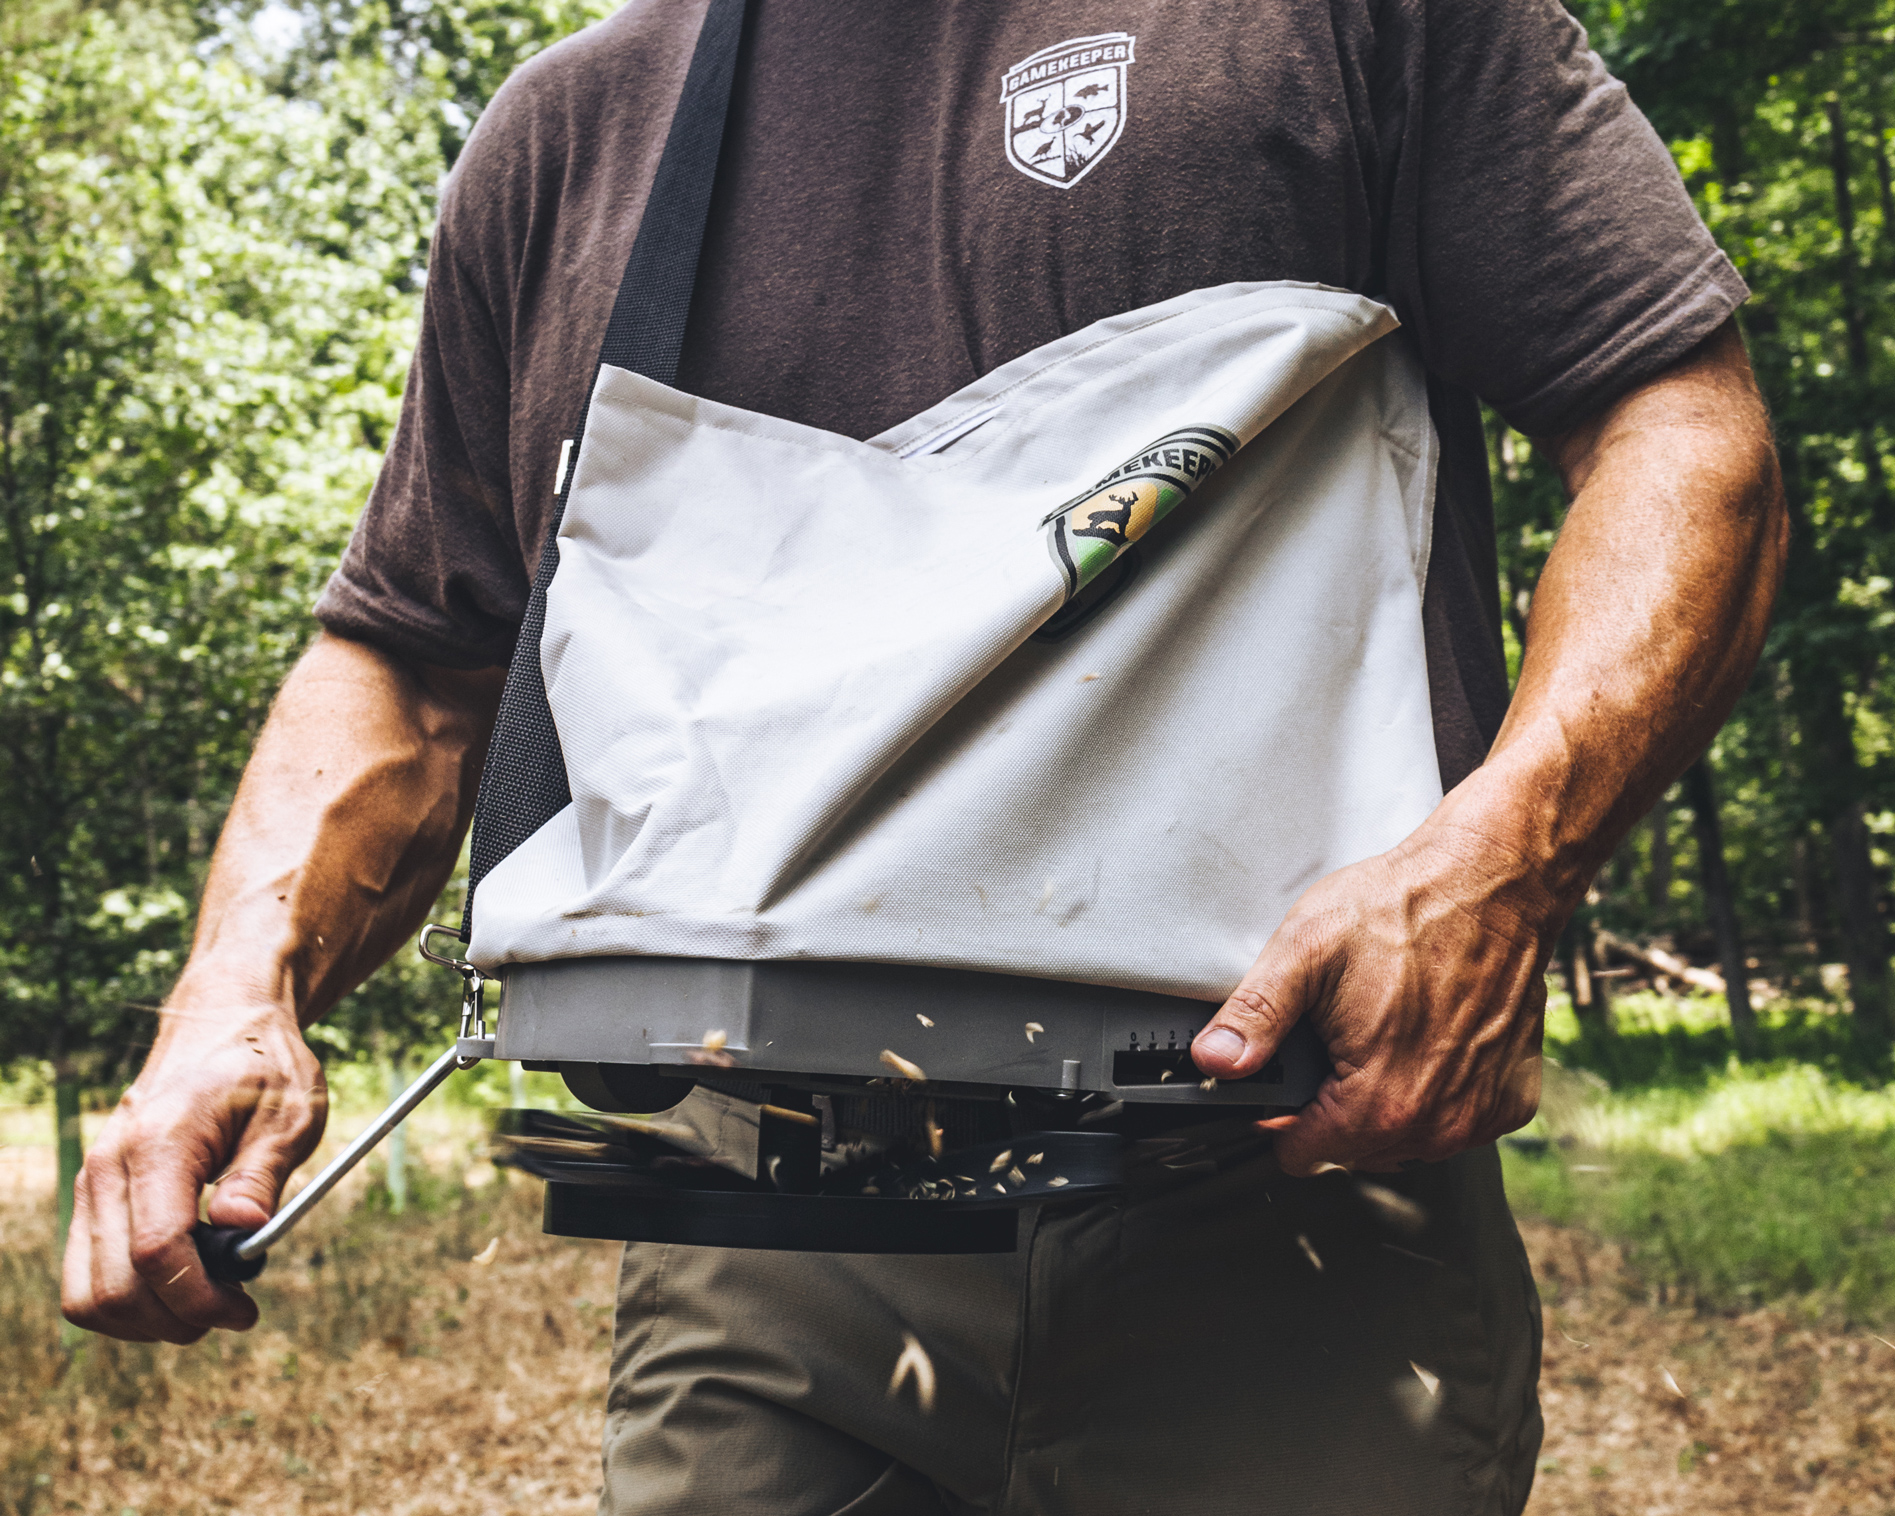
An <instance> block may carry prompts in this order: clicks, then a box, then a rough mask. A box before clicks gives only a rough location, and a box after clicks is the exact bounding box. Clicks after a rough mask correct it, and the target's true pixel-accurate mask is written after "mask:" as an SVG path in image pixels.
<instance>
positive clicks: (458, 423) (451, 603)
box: [316, 144, 529, 668]
mask: <svg viewBox="0 0 1895 1516" xmlns="http://www.w3.org/2000/svg"><path fill="white" fill-rule="evenodd" d="M470 155H474V156H476V158H477V149H476V148H475V146H474V145H473V144H470V145H469V150H468V153H467V154H463V157H462V161H461V164H460V166H459V167H458V168H457V171H456V173H455V175H454V177H453V179H451V180H450V182H449V185H448V188H447V192H446V194H445V195H444V196H443V201H442V209H441V217H440V221H439V223H438V225H437V227H436V230H435V237H434V242H433V246H432V248H431V251H430V256H429V262H428V279H427V288H426V292H425V294H424V296H423V301H422V316H421V335H420V340H419V342H418V343H417V345H416V348H415V356H414V363H413V365H412V367H411V368H410V369H409V373H408V383H407V388H406V390H405V391H404V393H403V396H402V405H401V416H400V420H399V421H398V423H397V425H396V428H395V436H394V440H393V442H392V443H391V445H390V447H389V449H388V453H387V456H386V457H385V458H384V459H383V462H382V469H381V473H380V475H379V477H378V478H377V480H376V482H375V487H374V489H373V490H372V491H370V493H369V498H368V504H367V506H366V507H365V508H364V510H363V512H362V516H361V519H360V520H359V521H357V523H356V527H355V531H354V534H353V535H352V536H351V537H350V539H349V544H348V547H347V548H346V549H345V550H344V552H343V555H342V562H341V564H340V566H339V567H338V568H337V569H336V571H335V573H334V574H333V575H332V576H331V578H330V580H329V583H328V585H327V586H326V587H325V588H324V590H323V592H322V596H321V598H320V599H318V601H317V602H316V619H317V620H318V621H319V622H320V623H321V624H322V625H323V627H325V628H326V629H327V630H329V631H331V632H334V633H336V634H338V635H339V636H344V637H352V638H356V639H358V640H360V641H364V642H369V643H373V644H375V645H376V646H378V647H383V648H386V649H388V650H389V651H391V652H394V653H397V654H400V655H402V656H404V657H409V658H413V659H416V660H417V661H420V662H423V663H435V664H443V665H446V666H448V667H450V668H485V667H490V666H492V665H494V664H499V663H505V662H506V661H507V659H508V658H509V657H510V656H511V654H512V651H513V642H514V638H515V636H516V635H517V633H518V630H519V626H520V620H521V617H522V615H523V614H524V611H525V608H526V599H527V591H528V588H529V585H528V580H527V574H526V569H525V567H524V564H523V555H522V551H521V546H520V543H519V541H518V531H517V527H516V523H515V517H514V512H513V508H512V496H511V483H510V473H509V460H508V417H509V394H510V387H509V380H508V362H507V352H506V349H505V347H504V345H503V343H502V342H501V340H500V337H499V335H498V332H497V330H496V326H495V322H494V319H493V316H492V314H491V308H490V305H489V303H488V301H487V299H486V298H485V295H484V292H483V290H482V289H481V287H480V281H479V279H478V278H476V277H475V276H474V274H473V273H472V272H471V271H470V270H469V269H468V268H467V267H466V265H465V263H464V262H463V260H462V259H461V258H460V257H459V256H457V239H458V236H459V232H460V227H459V222H460V220H461V219H462V216H463V215H464V214H465V213H464V212H463V210H462V207H463V205H464V204H465V200H466V193H465V192H466V188H467V178H468V174H469V172H470V170H471V171H472V172H474V173H475V174H476V175H477V174H478V162H477V161H476V162H474V163H471V164H470V162H469V157H470Z"/></svg>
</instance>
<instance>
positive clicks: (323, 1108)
mask: <svg viewBox="0 0 1895 1516" xmlns="http://www.w3.org/2000/svg"><path fill="white" fill-rule="evenodd" d="M318 1077H320V1076H318ZM327 1118H328V1092H327V1091H326V1090H325V1089H324V1088H323V1086H322V1085H321V1084H320V1083H317V1084H314V1085H310V1086H305V1087H303V1088H301V1089H297V1090H277V1091H272V1092H270V1093H268V1094H267V1095H265V1096H264V1098H263V1099H262V1100H261V1101H260V1102H259V1104H258V1106H257V1108H256V1110H255V1111H253V1112H252V1113H251V1116H250V1120H249V1122H248V1124H247V1125H246V1126H245V1127H244V1131H243V1136H242V1138H241V1139H240V1140H239V1141H238V1144H237V1151H236V1152H235V1153H234V1154H233V1155H232V1156H231V1160H230V1167H229V1169H227V1170H226V1171H225V1173H224V1174H223V1176H222V1177H221V1178H220V1179H218V1181H217V1187H216V1188H215V1189H214V1190H213V1191H212V1192H211V1198H210V1203H209V1205H208V1206H207V1207H206V1215H208V1216H209V1218H210V1220H211V1221H213V1222H215V1223H216V1224H217V1225H218V1226H242V1227H260V1226H262V1225H263V1223H264V1222H266V1221H268V1220H269V1219H270V1218H271V1217H272V1216H274V1215H275V1214H276V1207H277V1202H278V1200H279V1199H280V1198H281V1196H282V1194H283V1187H284V1185H286V1184H287V1183H288V1182H289V1177H290V1175H291V1174H293V1173H295V1171H296V1170H297V1168H298V1167H299V1166H300V1165H301V1164H302V1162H303V1160H304V1159H306V1158H307V1157H309V1155H310V1154H311V1153H313V1152H315V1150H316V1144H317V1143H318V1142H320V1141H321V1140H322V1130H323V1126H324V1125H325V1123H326V1121H327Z"/></svg>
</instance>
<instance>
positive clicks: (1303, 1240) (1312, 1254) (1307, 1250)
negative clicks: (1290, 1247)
mask: <svg viewBox="0 0 1895 1516" xmlns="http://www.w3.org/2000/svg"><path fill="white" fill-rule="evenodd" d="M1296 1245H1297V1246H1298V1247H1299V1248H1301V1249H1302V1250H1303V1256H1304V1257H1305V1258H1307V1259H1308V1260H1309V1266H1310V1267H1311V1268H1312V1269H1314V1270H1315V1271H1316V1272H1317V1273H1318V1274H1320V1273H1322V1271H1323V1260H1322V1255H1321V1254H1319V1253H1318V1252H1317V1251H1316V1250H1315V1249H1314V1248H1313V1247H1311V1246H1310V1245H1309V1239H1308V1238H1307V1237H1305V1236H1304V1235H1303V1234H1302V1233H1301V1232H1298V1233H1297V1234H1296Z"/></svg>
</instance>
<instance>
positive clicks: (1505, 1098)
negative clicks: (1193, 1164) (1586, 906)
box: [1195, 778, 1564, 1174]
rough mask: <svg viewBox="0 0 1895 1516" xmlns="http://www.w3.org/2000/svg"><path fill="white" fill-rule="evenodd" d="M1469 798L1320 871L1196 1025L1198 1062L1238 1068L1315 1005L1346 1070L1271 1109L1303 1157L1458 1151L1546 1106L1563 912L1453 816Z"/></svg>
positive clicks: (1252, 1067)
mask: <svg viewBox="0 0 1895 1516" xmlns="http://www.w3.org/2000/svg"><path fill="white" fill-rule="evenodd" d="M1477 783H1478V778H1477V779H1476V780H1475V781H1470V785H1475V784H1477ZM1455 798H1460V797H1454V798H1450V800H1449V801H1447V802H1445V803H1444V805H1443V807H1442V810H1441V811H1438V812H1437V813H1436V815H1435V816H1434V817H1433V818H1431V819H1430V820H1429V821H1428V822H1426V823H1424V824H1423V825H1422V827H1421V828H1420V829H1419V830H1418V831H1416V832H1415V833H1414V835H1413V836H1411V837H1410V838H1408V840H1407V841H1405V842H1403V843H1402V844H1401V845H1400V846H1399V847H1397V848H1395V849H1393V850H1392V851H1390V852H1387V853H1383V854H1381V855H1380V856H1379V857H1375V858H1370V859H1368V860H1366V861H1365V862H1362V863H1358V864H1354V865H1352V866H1350V867H1349V868H1345V869H1340V870H1338V871H1337V872H1336V873H1334V874H1331V875H1329V876H1328V877H1327V878H1325V879H1323V880H1320V881H1319V882H1318V883H1317V884H1316V885H1314V886H1313V887H1312V888H1311V889H1310V890H1309V891H1308V892H1307V893H1306V894H1305V895H1304V896H1303V897H1302V899H1301V900H1299V901H1298V902H1297V903H1296V906H1295V908H1294V909H1293V910H1291V912H1290V914H1289V915H1288V916H1287V917H1286V918H1285V919H1284V921H1283V924H1282V925H1281V926H1279V927H1278V928H1277V930H1276V932H1275V933H1274V934H1273V935H1272V936H1271V938H1270V940H1269V942H1268V943H1267V944H1265V946H1264V949H1263V952H1262V953H1261V954H1260V955H1259V956H1258V958H1257V961H1256V963H1255V964H1254V965H1253V966H1252V968H1251V970H1250V972H1249V973H1248V974H1246V975H1245V976H1244V978H1243V982H1242V983H1241V984H1239V985H1238V987H1237V988H1236V990H1234V991H1233V992H1232V994H1231V996H1230V998H1229V1000H1227V1001H1226V1002H1225V1003H1224V1005H1223V1007H1222V1009H1220V1010H1219V1011H1218V1013H1217V1016H1216V1018H1215V1019H1214V1020H1213V1021H1212V1022H1211V1023H1210V1025H1209V1026H1207V1027H1206V1028H1205V1029H1204V1031H1203V1032H1201V1033H1200V1034H1199V1035H1198V1038H1197V1042H1196V1044H1195V1050H1196V1054H1197V1063H1198V1066H1199V1068H1201V1069H1202V1070H1203V1071H1204V1072H1205V1073H1207V1074H1210V1075H1213V1076H1215V1077H1217V1078H1220V1079H1241V1078H1243V1077H1244V1076H1245V1075H1247V1074H1252V1073H1255V1072H1256V1071H1257V1070H1258V1069H1260V1068H1261V1067H1263V1065H1264V1064H1265V1063H1266V1062H1267V1061H1268V1060H1269V1058H1270V1057H1271V1056H1272V1055H1273V1054H1274V1053H1275V1052H1276V1049H1277V1046H1278V1044H1279V1043H1281V1042H1282V1040H1283V1038H1284V1036H1285V1035H1286V1034H1287V1033H1288V1032H1289V1029H1290V1028H1291V1027H1292V1026H1294V1025H1295V1024H1296V1022H1297V1020H1298V1019H1299V1018H1301V1017H1305V1016H1306V1017H1308V1018H1309V1021H1310V1024H1311V1026H1312V1027H1313V1028H1314V1029H1315V1031H1316V1033H1317V1035H1318V1036H1319V1037H1321V1039H1322V1041H1323V1043H1324V1044H1325V1045H1326V1046H1327V1047H1328V1049H1329V1057H1330V1061H1331V1063H1332V1064H1333V1065H1334V1069H1335V1072H1334V1074H1333V1076H1332V1077H1331V1078H1330V1079H1329V1080H1328V1081H1327V1082H1325V1083H1324V1085H1323V1087H1322V1089H1321V1091H1320V1092H1319V1093H1318V1095H1317V1097H1316V1099H1315V1100H1314V1101H1313V1102H1312V1103H1311V1104H1310V1105H1308V1106H1307V1107H1305V1108H1304V1109H1303V1110H1302V1111H1301V1112H1299V1113H1298V1114H1297V1115H1295V1116H1293V1117H1282V1118H1278V1119H1277V1120H1274V1121H1268V1122H1264V1123H1263V1125H1264V1126H1265V1127H1267V1128H1270V1129H1273V1130H1275V1131H1277V1133H1278V1137H1277V1156H1278V1159H1279V1161H1280V1162H1281V1163H1282V1165H1283V1167H1284V1169H1285V1170H1286V1171H1288V1172H1290V1173H1293V1174H1306V1173H1309V1172H1311V1171H1312V1170H1314V1169H1316V1168H1317V1167H1318V1166H1319V1165H1321V1164H1324V1163H1335V1164H1341V1165H1342V1166H1343V1167H1345V1168H1351V1169H1393V1168H1396V1167H1398V1166H1399V1165H1401V1164H1402V1163H1404V1162H1407V1161H1410V1160H1414V1159H1428V1160H1433V1159H1441V1158H1446V1157H1449V1156H1450V1155H1452V1154H1454V1153H1457V1152H1459V1151H1461V1150H1462V1149H1463V1148H1467V1147H1472V1146H1475V1145H1477V1144H1479V1143H1484V1142H1491V1141H1493V1140H1494V1139H1495V1138H1496V1137H1498V1136H1500V1135H1501V1133H1503V1132H1510V1131H1512V1130H1514V1128H1516V1127H1519V1126H1523V1125H1525V1124H1526V1123H1527V1122H1528V1121H1530V1120H1531V1119H1532V1118H1533V1113H1534V1111H1535V1109H1536V1108H1537V1106H1538V1104H1539V1098H1540V1031H1541V1023H1542V1020H1543V1017H1544V1013H1545V1009H1546V985H1545V980H1544V977H1543V975H1544V972H1545V968H1546V959H1547V954H1548V952H1549V951H1550V948H1551V944H1552V940H1553V938H1554V936H1555V935H1557V933H1558V931H1559V927H1560V924H1561V921H1562V920H1563V917H1564V912H1563V911H1561V910H1560V909H1559V907H1558V906H1557V905H1556V904H1555V903H1554V902H1553V901H1552V900H1550V899H1547V898H1545V897H1544V895H1543V893H1542V892H1541V891H1539V890H1537V889H1536V888H1534V887H1533V885H1532V884H1531V883H1530V882H1529V881H1527V880H1525V879H1522V878H1521V877H1520V875H1519V873H1518V872H1517V871H1516V870H1512V869H1510V868H1508V866H1507V863H1506V861H1505V854H1504V853H1501V854H1500V856H1499V858H1498V859H1497V857H1496V853H1497V851H1498V843H1497V840H1493V839H1487V838H1483V837H1482V836H1480V835H1479V834H1478V833H1477V832H1476V831H1474V830H1473V829H1472V828H1471V827H1468V826H1465V825H1463V824H1459V823H1457V821H1456V820H1455V819H1454V816H1453V812H1454V811H1455V810H1456V809H1458V807H1456V805H1455Z"/></svg>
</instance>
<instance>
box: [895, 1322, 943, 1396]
mask: <svg viewBox="0 0 1895 1516" xmlns="http://www.w3.org/2000/svg"><path fill="white" fill-rule="evenodd" d="M910 1378H912V1379H913V1380H914V1382H915V1402H916V1403H917V1404H918V1405H919V1406H920V1407H921V1411H922V1414H923V1415H924V1416H925V1415H927V1414H929V1413H930V1412H932V1411H933V1410H934V1361H933V1360H932V1359H931V1358H929V1357H928V1350H927V1349H926V1348H924V1347H922V1345H921V1342H920V1339H919V1338H917V1337H916V1336H915V1334H914V1333H913V1332H903V1333H902V1334H901V1357H899V1358H897V1359H896V1360H895V1372H894V1373H893V1374H891V1375H890V1376H889V1380H888V1395H889V1398H890V1399H893V1398H894V1397H895V1396H896V1395H897V1394H899V1393H900V1391H901V1387H902V1385H903V1384H905V1383H906V1382H907V1381H908V1380H909V1379H910Z"/></svg>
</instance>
